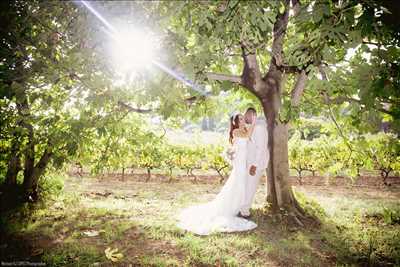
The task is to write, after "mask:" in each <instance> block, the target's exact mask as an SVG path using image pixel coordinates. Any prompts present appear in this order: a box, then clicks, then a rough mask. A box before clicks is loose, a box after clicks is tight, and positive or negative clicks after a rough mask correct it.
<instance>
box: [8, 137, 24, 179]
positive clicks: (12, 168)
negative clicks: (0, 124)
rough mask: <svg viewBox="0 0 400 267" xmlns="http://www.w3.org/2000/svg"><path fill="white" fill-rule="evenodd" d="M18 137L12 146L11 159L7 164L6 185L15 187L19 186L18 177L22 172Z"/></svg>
mask: <svg viewBox="0 0 400 267" xmlns="http://www.w3.org/2000/svg"><path fill="white" fill-rule="evenodd" d="M19 145H20V143H19V142H18V137H14V139H13V141H12V145H11V153H10V158H9V160H8V163H7V173H6V180H5V183H6V185H9V186H15V185H16V184H17V176H18V173H19V172H20V171H21V159H20V155H19Z"/></svg>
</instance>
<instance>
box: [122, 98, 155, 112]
mask: <svg viewBox="0 0 400 267" xmlns="http://www.w3.org/2000/svg"><path fill="white" fill-rule="evenodd" d="M118 105H119V106H121V107H123V108H125V109H127V110H128V111H129V112H137V113H142V114H144V113H151V112H153V110H152V109H139V108H133V107H131V106H130V105H128V104H126V103H124V102H122V101H121V100H120V101H118Z"/></svg>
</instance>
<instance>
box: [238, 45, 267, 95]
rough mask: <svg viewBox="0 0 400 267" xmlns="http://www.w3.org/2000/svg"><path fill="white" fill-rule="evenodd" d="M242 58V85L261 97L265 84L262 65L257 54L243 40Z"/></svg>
mask: <svg viewBox="0 0 400 267" xmlns="http://www.w3.org/2000/svg"><path fill="white" fill-rule="evenodd" d="M240 44H241V48H242V58H243V63H244V66H243V71H242V85H243V86H244V87H246V88H247V89H248V90H249V91H250V92H252V93H253V94H255V95H256V96H258V97H260V96H261V94H262V93H263V92H262V88H263V84H264V80H263V79H262V76H261V70H260V66H259V65H258V61H257V55H256V52H255V51H252V50H251V48H250V47H249V45H248V44H247V43H246V42H245V41H243V40H242V41H241V42H240Z"/></svg>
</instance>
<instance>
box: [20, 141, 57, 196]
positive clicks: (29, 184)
mask: <svg viewBox="0 0 400 267" xmlns="http://www.w3.org/2000/svg"><path fill="white" fill-rule="evenodd" d="M52 155H53V152H52V147H51V146H50V145H49V144H48V147H47V148H46V150H45V151H44V152H43V154H42V156H41V158H40V160H39V162H38V163H37V164H36V165H35V166H34V167H33V170H32V172H30V173H29V176H26V177H25V175H24V183H23V188H24V192H25V195H26V197H27V198H28V199H30V200H32V201H36V200H37V199H38V191H37V187H38V182H39V178H40V177H41V176H42V175H43V174H44V172H45V171H46V167H47V166H48V163H49V162H50V159H51V156H52Z"/></svg>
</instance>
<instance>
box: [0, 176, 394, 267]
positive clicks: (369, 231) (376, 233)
mask: <svg viewBox="0 0 400 267" xmlns="http://www.w3.org/2000/svg"><path fill="white" fill-rule="evenodd" d="M219 188H220V185H219V184H218V183H215V184H213V183H209V184H192V183H189V182H183V181H181V182H176V183H160V182H158V183H155V182H150V183H144V182H138V181H133V180H130V179H126V181H124V182H122V181H119V180H117V179H114V178H113V179H109V178H106V179H103V180H101V181H99V180H97V179H81V178H75V177H70V178H67V179H66V181H65V188H64V191H65V192H64V193H63V194H59V195H56V196H53V197H52V198H50V199H48V200H47V201H46V202H45V203H40V204H38V205H35V206H34V207H32V206H30V205H26V206H25V207H22V208H19V209H18V210H14V211H11V212H9V213H8V214H5V216H4V217H3V219H2V222H3V225H4V227H5V228H4V229H5V233H6V238H5V239H4V240H2V241H1V244H0V245H1V246H0V251H1V254H0V255H1V257H2V260H3V261H11V260H22V259H29V260H31V261H42V262H45V263H46V264H48V265H50V266H90V265H92V266H93V265H94V266H114V265H121V266H128V265H129V264H132V266H367V265H369V266H396V265H397V266H399V265H400V229H399V223H400V222H399V221H398V218H400V216H398V215H399V214H400V209H399V204H400V199H399V191H398V189H390V190H389V189H382V188H367V189H366V188H361V189H360V188H355V187H353V188H346V187H343V188H338V187H332V188H330V187H325V186H319V187H317V186H302V187H297V188H296V195H297V198H298V199H299V200H300V201H301V203H302V204H303V206H305V207H306V208H307V210H309V211H310V212H312V213H314V214H315V215H317V216H318V217H319V218H320V219H321V225H320V226H319V227H315V226H306V227H305V228H304V229H290V228H288V227H287V226H286V225H285V224H283V223H282V222H280V221H279V220H277V219H276V218H274V217H272V216H270V215H269V214H268V213H266V211H265V210H264V209H263V205H264V196H263V194H264V188H263V187H262V186H260V187H259V192H258V193H257V197H256V200H255V203H254V206H253V208H254V209H253V218H252V219H253V220H254V221H256V222H257V224H258V225H259V226H258V228H256V229H255V230H254V231H251V232H246V233H233V234H221V233H220V234H215V235H211V236H206V237H200V236H196V235H193V234H191V233H186V232H184V231H182V230H180V229H178V228H177V227H176V226H175V223H176V221H175V218H176V215H177V214H178V212H179V210H180V209H182V208H183V207H186V206H188V205H191V204H193V203H199V202H205V201H207V200H210V199H212V197H213V196H214V195H215V194H216V193H217V192H218V190H219ZM91 234H92V235H91ZM21 241H23V242H21ZM107 248H116V249H118V252H120V253H122V254H123V256H122V258H121V259H120V260H118V262H116V263H113V262H112V261H111V260H110V259H109V258H107V257H106V254H105V252H104V251H105V249H107Z"/></svg>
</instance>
